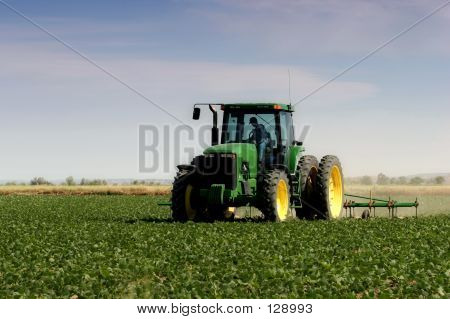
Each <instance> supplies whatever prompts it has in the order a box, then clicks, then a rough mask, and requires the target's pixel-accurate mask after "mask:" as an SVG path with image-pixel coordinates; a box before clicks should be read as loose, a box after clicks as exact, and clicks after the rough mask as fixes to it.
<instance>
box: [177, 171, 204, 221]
mask: <svg viewBox="0 0 450 319" xmlns="http://www.w3.org/2000/svg"><path fill="white" fill-rule="evenodd" d="M190 177H191V172H190V171H188V170H183V169H181V170H180V171H179V172H178V173H177V176H176V177H175V180H174V182H173V187H172V199H171V201H172V218H173V219H174V220H175V221H178V222H186V221H188V220H198V219H199V217H200V216H199V214H198V212H197V211H196V210H195V214H192V211H191V208H192V207H186V196H187V195H191V197H190V200H189V201H190V202H191V200H192V197H194V196H192V189H193V188H192V185H191V183H190V180H191V178H190ZM188 188H191V191H188Z"/></svg>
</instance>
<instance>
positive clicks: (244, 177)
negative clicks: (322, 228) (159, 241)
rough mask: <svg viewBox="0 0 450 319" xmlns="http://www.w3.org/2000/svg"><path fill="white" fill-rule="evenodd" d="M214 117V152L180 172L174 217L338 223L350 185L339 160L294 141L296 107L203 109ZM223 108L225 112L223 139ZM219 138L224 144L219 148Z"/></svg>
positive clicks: (211, 149) (182, 219)
mask: <svg viewBox="0 0 450 319" xmlns="http://www.w3.org/2000/svg"><path fill="white" fill-rule="evenodd" d="M202 106H208V107H209V109H210V110H211V112H212V114H213V127H212V143H211V144H212V146H211V147H209V148H207V149H205V150H204V152H203V154H202V155H200V156H197V157H195V158H194V159H193V161H192V163H191V164H190V165H179V166H178V170H179V171H178V173H177V176H176V177H175V181H174V183H173V189H172V199H171V208H172V217H173V219H174V220H176V221H180V222H185V221H188V220H193V221H206V220H210V221H211V220H224V219H230V218H233V217H234V213H235V210H236V208H237V207H241V206H252V207H256V208H258V209H259V210H260V211H261V212H262V214H263V216H264V218H265V219H266V220H269V221H284V220H287V219H290V218H295V217H297V218H304V219H336V218H340V217H341V215H342V209H343V197H344V184H343V174H342V168H341V164H340V162H339V160H338V158H337V157H336V156H332V155H327V156H325V157H323V158H322V160H321V161H320V163H319V161H318V160H317V159H316V158H315V157H314V156H311V155H304V151H305V149H304V147H303V145H302V142H299V141H296V140H295V135H294V126H293V119H292V114H293V112H294V109H293V107H292V106H291V105H286V104H280V103H251V104H250V103H237V104H196V105H195V106H194V114H193V118H194V120H198V119H199V118H200V113H201V107H202ZM216 107H220V108H221V110H222V111H223V112H224V114H223V125H222V130H221V132H220V130H219V128H218V125H217V122H218V114H217V110H216ZM219 136H220V142H219Z"/></svg>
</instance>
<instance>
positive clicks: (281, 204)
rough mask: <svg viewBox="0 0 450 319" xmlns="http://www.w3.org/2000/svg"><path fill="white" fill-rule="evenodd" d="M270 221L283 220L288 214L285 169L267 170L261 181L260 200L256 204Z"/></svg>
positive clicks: (287, 181)
mask: <svg viewBox="0 0 450 319" xmlns="http://www.w3.org/2000/svg"><path fill="white" fill-rule="evenodd" d="M258 206H259V207H258V208H259V209H260V210H261V212H262V213H263V214H264V217H265V218H266V219H267V220H270V221H285V220H286V219H288V218H289V216H290V191H289V179H288V176H287V174H286V172H285V171H283V170H278V169H275V170H273V171H268V172H267V173H266V174H265V175H264V178H263V182H262V201H261V203H260V205H258Z"/></svg>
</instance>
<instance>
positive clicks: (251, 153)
mask: <svg viewBox="0 0 450 319" xmlns="http://www.w3.org/2000/svg"><path fill="white" fill-rule="evenodd" d="M203 153H204V154H205V155H206V154H223V153H225V154H236V159H237V162H238V163H237V164H238V167H242V164H243V163H244V162H246V163H247V166H248V168H249V169H250V172H251V175H253V172H257V171H258V168H257V165H258V153H257V151H256V145H255V144H251V143H228V144H219V145H215V146H211V147H209V148H207V149H206V150H205V151H204V152H203ZM255 175H256V174H255Z"/></svg>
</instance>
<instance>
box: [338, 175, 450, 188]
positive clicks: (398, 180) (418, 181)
mask: <svg viewBox="0 0 450 319" xmlns="http://www.w3.org/2000/svg"><path fill="white" fill-rule="evenodd" d="M347 182H348V183H350V184H360V185H375V184H376V185H424V184H428V185H442V184H444V182H445V178H444V177H443V176H437V177H434V178H429V179H424V178H422V177H419V176H416V177H412V178H407V177H405V176H400V177H389V176H386V175H384V174H383V173H380V174H378V176H377V177H376V178H372V177H371V176H362V177H359V178H349V179H347Z"/></svg>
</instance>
